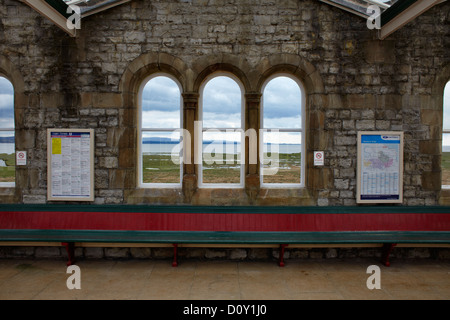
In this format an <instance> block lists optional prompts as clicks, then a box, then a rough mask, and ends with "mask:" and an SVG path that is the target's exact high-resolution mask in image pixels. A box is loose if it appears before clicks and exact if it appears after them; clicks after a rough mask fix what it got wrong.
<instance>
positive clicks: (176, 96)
mask: <svg viewBox="0 0 450 320" xmlns="http://www.w3.org/2000/svg"><path fill="white" fill-rule="evenodd" d="M180 107H181V93H180V89H179V87H178V85H177V84H176V82H175V81H173V80H172V79H170V78H168V77H162V76H160V77H155V78H153V79H151V80H150V81H148V82H147V83H146V85H145V87H144V90H143V91H142V128H180V110H181V109H180Z"/></svg>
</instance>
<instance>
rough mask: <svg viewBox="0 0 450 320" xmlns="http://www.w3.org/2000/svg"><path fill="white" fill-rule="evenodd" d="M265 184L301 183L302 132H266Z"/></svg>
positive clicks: (263, 160) (263, 171) (263, 167)
mask: <svg viewBox="0 0 450 320" xmlns="http://www.w3.org/2000/svg"><path fill="white" fill-rule="evenodd" d="M262 134H263V136H262V139H263V157H262V161H261V164H262V170H261V171H262V172H261V174H262V176H263V183H296V184H299V183H300V182H301V150H302V146H301V144H302V134H301V133H300V132H277V131H275V130H274V131H264V132H263V133H262Z"/></svg>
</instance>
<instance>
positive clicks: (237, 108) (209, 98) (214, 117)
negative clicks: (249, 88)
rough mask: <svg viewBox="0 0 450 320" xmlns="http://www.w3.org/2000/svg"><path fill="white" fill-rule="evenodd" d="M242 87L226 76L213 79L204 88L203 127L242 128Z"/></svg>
mask: <svg viewBox="0 0 450 320" xmlns="http://www.w3.org/2000/svg"><path fill="white" fill-rule="evenodd" d="M241 105H242V94H241V88H240V87H239V85H238V84H237V83H236V81H234V80H233V79H231V78H229V77H225V76H221V77H215V78H213V79H211V80H210V81H209V82H208V83H207V84H206V86H205V88H204V90H203V104H202V108H203V128H241Z"/></svg>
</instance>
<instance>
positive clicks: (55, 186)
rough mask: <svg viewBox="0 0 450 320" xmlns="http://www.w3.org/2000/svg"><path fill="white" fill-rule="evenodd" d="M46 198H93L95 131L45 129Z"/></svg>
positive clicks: (62, 199) (91, 199)
mask: <svg viewBox="0 0 450 320" xmlns="http://www.w3.org/2000/svg"><path fill="white" fill-rule="evenodd" d="M47 166H48V167H47V169H48V170H47V198H48V200H57V201H58V200H60V201H93V200H94V130H93V129H47Z"/></svg>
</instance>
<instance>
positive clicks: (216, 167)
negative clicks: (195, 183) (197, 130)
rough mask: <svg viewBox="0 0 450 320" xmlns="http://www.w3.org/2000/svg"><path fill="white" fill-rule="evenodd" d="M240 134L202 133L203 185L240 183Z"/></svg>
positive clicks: (209, 131) (211, 131)
mask: <svg viewBox="0 0 450 320" xmlns="http://www.w3.org/2000/svg"><path fill="white" fill-rule="evenodd" d="M241 135H242V133H241V132H218V131H216V130H214V131H213V130H208V131H206V132H203V163H202V165H203V167H202V170H203V171H202V172H203V183H222V184H223V183H240V181H241V143H240V141H241Z"/></svg>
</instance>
